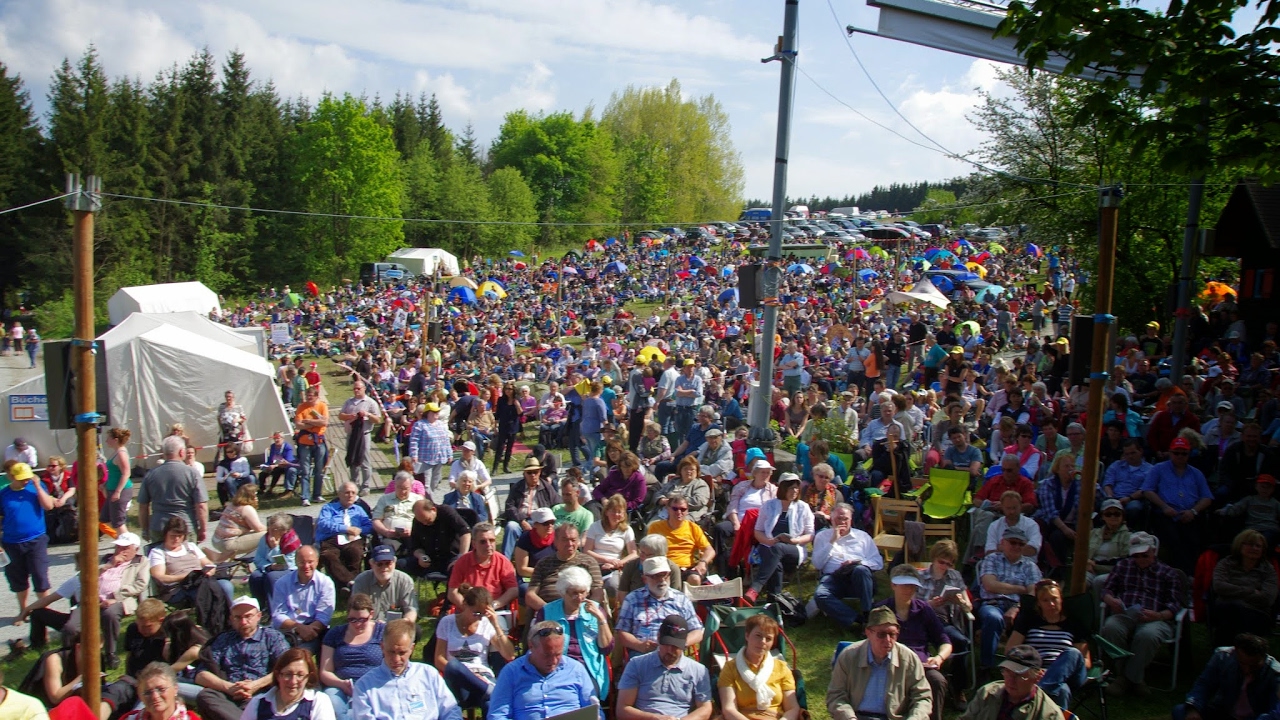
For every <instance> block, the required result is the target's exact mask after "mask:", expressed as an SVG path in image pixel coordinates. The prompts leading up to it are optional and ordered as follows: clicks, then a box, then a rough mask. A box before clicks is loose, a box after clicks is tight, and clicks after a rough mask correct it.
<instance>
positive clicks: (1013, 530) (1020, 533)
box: [1000, 525, 1027, 542]
mask: <svg viewBox="0 0 1280 720" xmlns="http://www.w3.org/2000/svg"><path fill="white" fill-rule="evenodd" d="M1000 537H1001V538H1002V539H1004V540H1021V541H1022V542H1026V541H1027V531H1026V530H1023V529H1022V528H1020V527H1018V526H1017V525H1013V526H1011V527H1007V528H1005V529H1004V534H1002V535H1001V536H1000Z"/></svg>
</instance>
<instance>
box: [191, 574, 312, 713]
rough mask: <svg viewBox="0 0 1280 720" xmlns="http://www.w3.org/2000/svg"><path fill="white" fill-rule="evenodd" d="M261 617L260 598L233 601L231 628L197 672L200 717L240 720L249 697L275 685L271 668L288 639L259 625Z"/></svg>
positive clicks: (197, 698)
mask: <svg viewBox="0 0 1280 720" xmlns="http://www.w3.org/2000/svg"><path fill="white" fill-rule="evenodd" d="M261 619H262V612H261V610H260V609H259V608H258V601H257V600H254V599H253V598H251V597H247V596H243V597H238V598H236V599H235V601H233V603H232V605H231V623H230V624H231V629H230V630H227V631H226V632H223V633H222V634H221V635H219V636H218V637H216V638H214V639H213V643H212V644H211V645H210V646H209V653H208V659H207V662H205V663H203V664H202V665H201V667H200V672H199V674H197V675H196V684H197V685H199V686H200V687H202V688H204V690H201V691H200V694H199V695H198V696H197V697H196V707H198V708H199V709H200V717H202V718H212V719H214V720H240V714H241V712H242V711H243V709H244V706H245V705H247V704H248V702H249V698H251V697H253V696H254V695H257V694H258V693H260V692H263V691H265V690H266V689H267V688H270V687H271V686H272V685H274V684H275V678H274V677H273V676H272V674H271V668H272V667H273V666H274V665H275V664H276V660H277V659H279V657H280V656H281V655H283V654H284V653H285V651H287V650H288V649H289V642H288V641H287V640H285V639H284V635H281V634H280V632H279V631H278V630H276V629H275V628H271V627H260V626H259V625H258V621H259V620H261ZM202 657H203V655H202Z"/></svg>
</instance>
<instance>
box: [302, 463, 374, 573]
mask: <svg viewBox="0 0 1280 720" xmlns="http://www.w3.org/2000/svg"><path fill="white" fill-rule="evenodd" d="M359 498H360V490H359V488H357V487H356V484H355V483H353V482H345V483H343V484H342V487H340V488H338V497H336V498H334V499H333V500H331V501H330V502H328V503H325V506H324V507H322V508H320V517H319V518H317V520H316V542H317V543H319V544H320V562H321V564H322V565H324V571H325V572H326V573H328V574H329V577H331V578H333V582H334V584H335V585H337V586H338V587H348V586H350V585H351V581H352V580H355V579H356V575H359V574H360V571H361V570H362V569H363V568H362V567H361V565H362V564H363V563H364V539H365V537H367V536H368V535H369V533H372V532H373V519H372V518H370V517H369V513H367V512H365V509H364V508H363V507H361V506H360V505H357V504H356V500H358V499H359Z"/></svg>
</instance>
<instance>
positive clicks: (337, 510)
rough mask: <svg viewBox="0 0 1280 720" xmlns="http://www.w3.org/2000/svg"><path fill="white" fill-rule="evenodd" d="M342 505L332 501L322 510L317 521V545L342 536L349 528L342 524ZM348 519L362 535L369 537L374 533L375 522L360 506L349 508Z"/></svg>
mask: <svg viewBox="0 0 1280 720" xmlns="http://www.w3.org/2000/svg"><path fill="white" fill-rule="evenodd" d="M342 510H343V507H342V503H340V502H338V501H337V500H331V501H329V502H327V503H325V505H324V507H322V508H320V517H319V519H317V520H316V544H317V545H319V544H320V543H322V542H324V541H325V540H328V539H329V538H331V537H334V536H335V535H340V534H342V533H345V532H346V531H347V526H346V524H345V523H343V522H342ZM349 510H350V512H349V514H348V517H349V518H350V520H351V524H352V525H354V526H356V527H358V528H360V532H361V534H362V535H365V536H368V535H369V534H370V533H372V532H373V520H372V519H371V518H370V517H369V513H367V512H365V510H364V508H362V507H360V506H359V505H352V506H351V507H350V508H349Z"/></svg>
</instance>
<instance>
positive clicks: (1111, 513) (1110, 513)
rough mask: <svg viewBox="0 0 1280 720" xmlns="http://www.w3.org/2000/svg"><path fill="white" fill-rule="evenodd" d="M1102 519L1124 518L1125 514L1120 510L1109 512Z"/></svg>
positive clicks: (1103, 514)
mask: <svg viewBox="0 0 1280 720" xmlns="http://www.w3.org/2000/svg"><path fill="white" fill-rule="evenodd" d="M1102 517H1124V513H1122V512H1120V511H1119V510H1108V511H1106V512H1104V513H1102Z"/></svg>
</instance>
